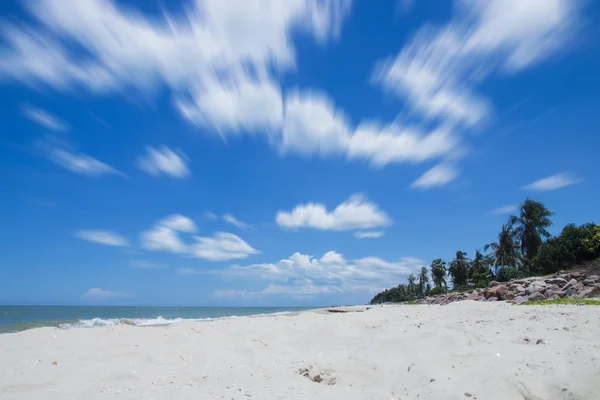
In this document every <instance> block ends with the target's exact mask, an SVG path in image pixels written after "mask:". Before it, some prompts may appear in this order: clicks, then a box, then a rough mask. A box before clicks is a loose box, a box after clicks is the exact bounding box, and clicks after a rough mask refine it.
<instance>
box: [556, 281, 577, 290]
mask: <svg viewBox="0 0 600 400" xmlns="http://www.w3.org/2000/svg"><path fill="white" fill-rule="evenodd" d="M557 285H558V286H560V284H558V283H557ZM575 285H577V281H576V280H575V279H571V280H570V281H569V282H567V284H566V285H564V286H562V290H563V292H566V291H567V289H569V288H571V287H573V286H575Z"/></svg>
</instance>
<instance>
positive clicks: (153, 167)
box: [137, 146, 190, 178]
mask: <svg viewBox="0 0 600 400" xmlns="http://www.w3.org/2000/svg"><path fill="white" fill-rule="evenodd" d="M137 166H138V167H139V168H140V169H142V170H144V171H146V172H147V173H149V174H151V175H155V176H156V175H161V174H165V175H169V176H172V177H174V178H187V177H188V176H190V171H189V169H188V166H187V157H186V156H185V155H184V154H183V153H179V154H178V153H176V152H174V151H173V150H171V149H169V148H168V147H167V146H161V147H160V148H158V149H155V148H153V147H150V146H147V147H146V154H145V155H144V156H143V157H140V158H139V159H138V161H137Z"/></svg>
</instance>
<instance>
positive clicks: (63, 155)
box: [48, 148, 125, 177]
mask: <svg viewBox="0 0 600 400" xmlns="http://www.w3.org/2000/svg"><path fill="white" fill-rule="evenodd" d="M48 158H49V159H50V161H52V162H53V163H55V164H56V165H59V166H61V167H63V168H65V169H67V170H69V171H71V172H75V173H76V174H80V175H86V176H89V177H99V176H102V175H120V176H125V175H124V174H123V173H122V172H119V171H117V170H116V169H114V168H113V167H111V166H110V165H108V164H105V163H103V162H102V161H99V160H97V159H95V158H93V157H90V156H88V155H86V154H81V153H72V152H70V151H68V150H66V149H62V148H55V149H54V150H52V151H51V152H50V153H49V154H48Z"/></svg>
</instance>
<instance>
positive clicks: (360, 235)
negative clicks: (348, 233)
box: [354, 231, 384, 239]
mask: <svg viewBox="0 0 600 400" xmlns="http://www.w3.org/2000/svg"><path fill="white" fill-rule="evenodd" d="M383 235H384V233H383V231H356V232H354V237H355V238H357V239H378V238H380V237H383Z"/></svg>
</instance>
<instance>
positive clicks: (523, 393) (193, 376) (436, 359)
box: [0, 301, 600, 400]
mask: <svg viewBox="0 0 600 400" xmlns="http://www.w3.org/2000/svg"><path fill="white" fill-rule="evenodd" d="M54 362H56V364H54ZM315 381H317V382H315ZM469 396H470V398H472V399H475V398H477V399H482V400H485V399H502V400H512V399H544V400H545V399H600V307H577V306H552V307H523V306H511V305H508V304H503V303H480V302H470V301H464V302H458V303H453V304H450V305H447V306H444V307H441V306H384V307H381V306H378V307H373V308H372V309H370V310H367V311H365V312H353V313H335V314H333V313H326V312H324V311H319V312H314V311H313V312H310V311H309V312H303V313H300V314H297V315H293V316H289V315H279V316H272V317H256V318H236V319H221V320H213V321H206V322H184V323H179V324H174V325H171V326H163V327H152V328H141V327H134V326H117V327H106V328H94V329H70V330H59V329H54V328H41V329H34V330H30V331H26V332H20V333H16V334H6V335H0V398H1V399H10V400H21V399H44V400H52V399H85V400H91V399H109V398H110V399H113V398H114V399H227V400H230V399H245V400H247V399H327V400H332V399H344V400H346V399H347V400H351V399H402V400H408V399H424V398H427V399H468V398H469Z"/></svg>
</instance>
